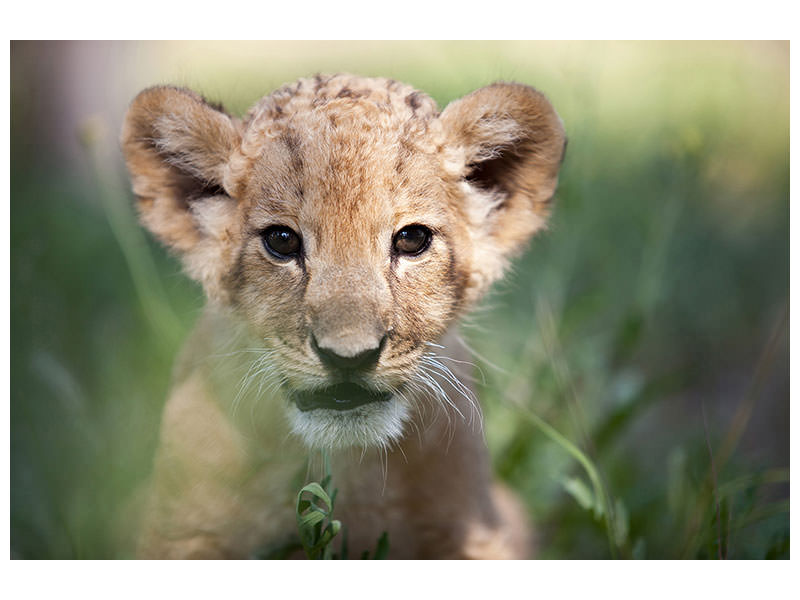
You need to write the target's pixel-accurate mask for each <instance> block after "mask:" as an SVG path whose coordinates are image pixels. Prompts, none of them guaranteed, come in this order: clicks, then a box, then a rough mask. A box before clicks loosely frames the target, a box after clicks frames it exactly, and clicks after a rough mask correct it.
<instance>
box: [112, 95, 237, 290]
mask: <svg viewBox="0 0 800 600" xmlns="http://www.w3.org/2000/svg"><path fill="white" fill-rule="evenodd" d="M240 142H241V133H240V131H239V128H238V124H237V122H235V121H234V120H233V119H232V118H231V117H229V116H228V115H227V114H226V113H224V112H223V111H222V110H219V109H217V108H216V107H214V106H212V105H210V104H208V103H207V102H206V101H205V100H204V99H203V98H201V97H200V96H198V95H197V94H195V93H194V92H191V91H189V90H185V89H178V88H173V87H153V88H149V89H146V90H144V91H143V92H141V93H140V94H139V95H138V96H137V97H136V98H135V99H134V100H133V102H132V103H131V105H130V108H129V109H128V112H127V114H126V115H125V120H124V123H123V127H122V136H121V144H122V151H123V154H124V155H125V160H126V162H127V165H128V170H129V171H130V174H131V180H132V182H133V191H134V194H135V195H136V197H137V200H138V206H139V213H140V215H141V219H142V222H143V223H144V225H145V226H146V227H147V228H148V229H149V230H150V231H152V232H153V233H154V234H155V235H156V237H158V238H159V239H160V240H161V241H163V242H164V243H165V244H167V245H168V246H169V247H171V248H173V249H174V250H176V251H177V252H178V253H179V254H180V255H181V256H182V258H183V261H184V264H185V266H186V268H187V271H188V272H189V275H190V276H192V277H193V278H195V279H197V280H198V281H200V282H201V283H203V285H204V287H205V288H206V292H207V293H208V295H209V297H211V298H220V295H221V294H222V288H221V286H220V277H221V275H222V271H223V269H222V268H221V267H222V265H221V262H222V261H220V256H222V257H224V256H225V255H226V254H227V253H228V252H229V249H227V248H225V242H226V240H227V238H228V237H229V228H230V227H232V226H233V224H234V223H235V216H236V212H237V210H238V207H237V205H236V201H235V200H234V199H233V198H231V197H230V195H229V194H228V193H227V192H226V190H225V187H224V185H225V182H224V174H225V170H226V166H227V163H228V160H229V158H230V156H231V153H232V152H233V150H234V149H235V148H237V147H238V146H239V144H240ZM211 256H214V258H213V259H211V260H209V258H210V257H211Z"/></svg>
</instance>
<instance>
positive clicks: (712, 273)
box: [11, 42, 789, 558]
mask: <svg viewBox="0 0 800 600" xmlns="http://www.w3.org/2000/svg"><path fill="white" fill-rule="evenodd" d="M366 49H367V46H366V45H364V44H355V45H347V44H337V43H326V44H325V47H324V48H320V47H319V46H314V45H308V44H305V45H304V44H299V43H298V44H285V45H281V44H273V45H269V44H267V45H264V46H258V47H251V46H249V45H246V44H239V45H235V44H234V45H221V44H213V45H209V46H208V47H206V46H203V45H197V44H183V45H170V44H166V45H164V44H162V45H158V44H154V45H147V46H142V47H141V52H143V53H145V54H146V53H151V54H152V55H153V56H156V57H157V58H158V60H157V61H155V60H154V61H152V62H151V63H150V66H149V69H150V71H148V72H147V73H145V74H144V75H141V74H134V75H131V78H132V79H134V80H136V81H135V82H134V83H131V86H134V85H135V86H136V87H142V86H143V85H147V84H149V83H154V82H156V81H158V80H159V79H160V78H162V79H164V80H167V79H171V80H173V81H174V80H175V74H176V73H180V76H179V78H178V81H177V82H178V83H184V84H189V85H193V86H194V87H196V88H198V89H200V90H201V91H204V92H206V93H208V94H210V95H211V96H212V97H213V99H219V100H223V101H225V103H226V105H228V106H230V107H231V108H232V109H233V110H236V111H241V110H243V109H244V107H246V106H247V105H248V104H250V103H251V102H252V101H253V100H255V99H256V98H257V97H258V96H260V95H261V93H263V92H264V91H267V90H269V89H271V88H273V87H274V86H276V85H278V84H280V83H282V82H283V81H287V80H291V79H293V78H295V77H296V76H298V75H301V74H310V73H313V72H315V71H316V70H322V71H326V70H327V71H331V70H350V71H356V72H362V73H367V74H376V75H377V74H383V75H389V76H393V77H397V78H400V79H403V80H406V81H409V82H410V83H413V84H415V85H417V86H418V87H420V88H421V89H424V90H426V91H428V92H430V93H431V94H432V95H433V96H434V97H435V98H436V99H437V101H438V102H439V103H440V105H444V104H445V103H446V102H448V101H449V100H451V99H453V98H455V97H458V96H460V95H462V94H464V93H467V92H469V91H470V90H472V89H474V88H476V87H479V86H480V85H483V84H485V83H488V82H489V81H491V80H492V79H496V78H506V79H517V80H520V81H524V82H528V83H532V84H534V85H536V86H538V87H540V88H541V89H543V90H544V91H545V92H547V93H548V95H549V96H550V98H551V99H552V100H553V103H554V105H555V106H556V107H557V108H558V110H559V112H560V114H561V116H562V118H563V119H564V121H565V123H566V127H567V131H568V134H569V137H570V143H569V149H568V152H567V160H566V163H565V166H564V170H563V174H562V178H561V184H560V188H559V192H558V196H557V203H556V209H555V212H554V215H553V219H552V222H551V226H550V229H549V231H548V232H546V233H545V234H544V235H542V236H540V237H539V238H537V239H536V240H535V241H534V242H533V244H532V245H531V247H530V249H529V251H528V252H526V253H525V255H524V256H522V257H520V259H519V260H518V261H516V263H515V266H514V272H513V273H511V274H510V275H509V277H508V278H507V279H506V280H505V281H504V282H502V283H501V284H500V285H498V286H496V288H495V290H494V292H493V293H492V294H491V295H490V297H489V298H488V299H487V300H486V302H485V303H484V305H483V306H482V307H481V308H480V309H479V310H478V311H476V313H475V314H473V315H471V316H470V317H469V318H468V320H467V322H466V323H465V326H464V335H465V337H466V339H467V341H468V343H469V345H470V346H471V347H473V348H474V350H475V354H476V358H475V362H476V363H477V364H478V366H479V368H480V370H479V372H476V380H477V385H478V388H479V394H478V395H479V397H480V398H481V401H482V404H483V406H484V409H485V413H486V418H485V428H486V432H487V440H488V444H489V448H490V451H491V454H492V457H493V461H494V466H495V472H496V474H497V476H498V477H499V478H501V479H503V480H505V481H506V482H508V483H509V484H510V485H511V486H512V487H513V488H514V489H516V490H517V491H518V493H519V494H520V495H521V496H522V497H523V499H524V500H525V503H526V505H527V507H528V508H529V511H530V514H531V517H532V519H533V520H534V522H535V523H536V525H537V530H538V532H539V536H538V537H539V542H540V550H539V555H540V556H542V557H545V558H610V557H619V558H720V557H723V558H786V557H788V556H789V511H788V497H789V492H788V487H789V472H788V465H789V456H788V433H789V431H788V413H789V408H788V398H789V396H788V381H789V371H788V328H787V322H788V264H789V228H788V218H787V217H788V198H789V194H788V190H789V164H788V148H789V136H788V117H789V111H788V48H787V47H782V46H781V45H775V44H755V43H753V44H732V43H704V44H701V43H697V44H688V43H687V44H681V43H676V44H671V45H670V44H655V43H654V44H635V43H619V44H557V43H546V44H526V43H504V44H490V43H487V44H470V43H460V42H459V43H441V44H428V45H424V44H405V45H404V44H402V43H389V44H386V45H383V46H377V47H373V46H370V47H369V49H370V51H369V52H366V51H365V50H366ZM12 50H13V49H12ZM25 56H26V55H24V54H23V53H21V52H17V51H12V181H11V290H12V291H11V347H12V354H11V376H12V383H11V507H12V511H11V545H12V553H13V555H14V556H17V557H25V558H106V557H124V556H129V555H130V543H129V542H130V540H129V533H130V532H129V531H128V530H127V529H126V528H125V527H124V523H125V522H126V519H125V518H124V516H125V515H126V514H127V512H126V511H127V510H129V505H130V503H131V498H133V497H135V495H136V493H137V490H138V489H139V488H140V486H141V484H142V482H143V481H144V480H145V479H146V477H147V474H148V472H149V468H150V462H151V460H152V453H153V450H154V447H155V443H156V436H157V430H158V422H159V418H160V409H161V406H162V404H163V401H164V399H165V395H166V392H167V389H168V387H169V377H170V366H171V364H172V360H173V358H174V356H175V355H176V353H177V351H178V349H179V347H180V344H181V341H182V339H183V338H184V337H185V335H186V334H187V332H188V331H189V329H190V328H191V324H192V322H193V320H194V319H195V317H196V316H197V314H198V312H199V310H200V308H201V306H202V302H203V299H202V294H201V291H200V290H199V288H197V287H196V286H195V285H194V284H192V283H190V282H188V281H187V280H186V279H185V277H184V276H183V275H181V273H180V267H179V265H178V264H177V262H176V261H174V260H173V259H171V258H170V257H168V256H167V255H166V254H165V253H164V251H163V250H162V249H161V248H159V247H158V246H157V245H156V244H155V243H153V242H152V240H150V239H149V238H148V237H147V235H146V234H145V233H144V232H143V231H142V230H141V228H140V227H139V226H138V224H137V223H136V219H135V216H134V214H133V209H132V206H131V198H130V193H129V191H128V186H127V183H126V181H125V177H124V174H123V172H122V169H121V163H120V159H119V157H118V155H117V153H116V151H115V149H114V145H113V142H112V141H111V139H112V138H113V136H112V135H111V134H109V133H108V130H115V129H116V127H117V125H116V123H114V122H105V123H102V122H99V121H96V120H92V121H89V122H88V124H89V126H88V128H85V129H84V130H83V139H84V140H85V141H86V142H88V149H89V151H88V152H87V151H83V154H82V155H81V156H80V158H78V159H76V161H77V162H78V164H81V165H83V170H81V169H66V168H63V167H61V166H59V162H58V161H56V160H55V159H53V158H51V157H50V156H49V155H48V154H47V152H43V153H39V152H34V151H32V150H31V148H32V145H31V141H30V139H29V137H30V136H31V135H33V134H32V133H31V132H32V131H34V125H35V119H34V118H33V116H32V115H31V110H32V109H31V108H30V106H31V105H33V104H35V102H36V98H37V95H36V94H37V89H36V87H35V78H34V77H32V76H31V75H30V74H31V73H32V72H34V71H35V67H36V64H37V62H36V61H33V62H28V63H25V62H24V61H23V58H25ZM398 57H402V59H401V58H398ZM142 60H143V59H142ZM23 65H28V67H27V68H22V66H23ZM31 65H32V66H31ZM134 73H135V72H134ZM137 77H138V78H142V79H143V81H142V82H139V81H138V79H137ZM145 79H146V80H145ZM135 91H137V90H136V89H130V90H127V89H126V90H125V91H124V93H125V97H124V99H123V100H121V101H120V104H119V106H118V108H119V110H121V109H122V107H123V106H124V102H126V101H128V100H129V99H130V97H132V95H133V93H135ZM113 93H115V91H114V90H111V91H110V92H109V94H111V95H113ZM120 94H122V92H120ZM115 106H116V105H115ZM103 127H105V129H106V130H107V131H106V132H105V133H104V132H103ZM36 147H41V148H46V147H48V146H47V145H46V144H41V145H40V146H36ZM704 417H705V418H704ZM318 483H319V484H320V486H321V489H322V491H323V492H324V493H325V494H327V495H328V497H329V499H330V500H331V503H330V504H327V503H326V502H324V498H323V502H321V504H318V506H321V507H323V508H324V509H325V510H328V511H329V512H331V513H332V511H333V508H334V507H333V504H334V502H335V496H334V495H333V488H332V487H331V488H329V487H326V485H335V482H328V483H327V484H326V485H322V484H323V483H324V482H318ZM298 491H299V488H298ZM307 491H308V490H307ZM312 491H316V492H317V493H319V490H316V488H315V489H314V490H312ZM304 506H305V505H304ZM306 508H309V507H306ZM301 512H302V511H301ZM314 518H316V517H314ZM325 518H326V519H327V520H326V521H324V524H323V525H322V527H321V528H320V535H322V531H323V530H325V527H327V526H328V525H330V524H331V523H332V522H333V520H331V519H332V517H331V516H330V515H328V516H326V517H325ZM334 520H335V519H334ZM120 523H122V524H123V526H120ZM316 524H317V523H316V522H315V523H314V524H312V526H316ZM344 525H345V527H346V523H345V524H344ZM341 537H342V534H341V533H339V534H338V535H337V536H335V537H332V539H334V540H336V544H335V547H336V551H337V552H341V549H340V543H341ZM309 539H310V538H309ZM317 541H319V540H317ZM312 542H313V540H312ZM388 542H389V543H391V540H389V541H388ZM313 546H314V543H311V544H310V547H313ZM326 547H327V546H326Z"/></svg>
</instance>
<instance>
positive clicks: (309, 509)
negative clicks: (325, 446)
mask: <svg viewBox="0 0 800 600" xmlns="http://www.w3.org/2000/svg"><path fill="white" fill-rule="evenodd" d="M322 460H323V464H324V469H325V476H324V477H323V478H322V481H320V482H316V481H314V482H311V483H309V484H306V485H305V486H303V488H302V489H301V490H300V491H299V492H298V494H297V500H296V502H295V513H296V516H297V532H298V534H299V536H300V545H301V546H302V548H303V551H304V552H305V554H306V557H308V558H309V559H322V560H347V558H348V548H347V531H346V529H345V528H344V527H343V526H342V523H341V521H339V520H337V519H334V518H333V507H334V503H335V501H336V493H337V491H338V490H337V489H336V488H332V486H331V478H332V476H331V464H330V459H329V458H328V455H327V453H326V452H323V453H322ZM339 531H342V536H341V540H342V543H341V547H340V551H339V552H338V553H336V552H334V550H333V544H332V542H333V539H334V538H335V537H336V535H337V534H338V533H339ZM388 553H389V536H388V534H387V533H386V532H385V531H384V532H383V534H382V535H381V537H380V538H379V539H378V543H377V546H376V548H375V553H374V554H373V556H372V558H373V559H375V560H381V559H385V558H386V556H387V554H388ZM369 554H370V553H369V550H365V551H364V553H363V554H362V555H361V558H362V559H368V558H370V555H369Z"/></svg>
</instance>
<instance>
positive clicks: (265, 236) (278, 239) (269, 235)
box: [261, 225, 302, 258]
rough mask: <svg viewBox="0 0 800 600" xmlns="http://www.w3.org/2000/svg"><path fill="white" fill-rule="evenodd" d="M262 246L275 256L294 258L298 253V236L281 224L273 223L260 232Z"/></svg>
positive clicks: (299, 243) (299, 245) (300, 244)
mask: <svg viewBox="0 0 800 600" xmlns="http://www.w3.org/2000/svg"><path fill="white" fill-rule="evenodd" d="M261 239H262V240H263V242H264V248H266V249H267V252H269V253H270V254H272V255H273V256H275V257H276V258H294V257H295V256H297V255H298V254H300V248H301V246H302V243H301V242H300V236H299V235H297V234H296V233H295V232H294V231H292V230H291V229H290V228H288V227H285V226H283V225H273V226H272V227H268V228H267V229H265V230H264V231H263V232H262V233H261Z"/></svg>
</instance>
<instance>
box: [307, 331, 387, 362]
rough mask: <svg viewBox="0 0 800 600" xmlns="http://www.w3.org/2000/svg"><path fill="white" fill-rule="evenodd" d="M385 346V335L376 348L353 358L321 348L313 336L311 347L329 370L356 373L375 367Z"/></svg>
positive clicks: (330, 349) (364, 351)
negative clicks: (355, 371)
mask: <svg viewBox="0 0 800 600" xmlns="http://www.w3.org/2000/svg"><path fill="white" fill-rule="evenodd" d="M385 345H386V336H385V335H384V336H383V337H382V338H381V341H380V342H379V343H378V345H377V346H376V347H375V348H368V349H367V350H363V351H362V352H359V353H358V354H355V355H353V356H344V355H342V354H339V353H338V352H337V351H336V350H334V349H332V348H328V347H325V346H320V345H319V344H318V343H317V338H316V337H314V335H313V334H312V336H311V347H312V348H313V349H314V352H316V353H317V356H319V358H320V360H321V361H322V363H323V364H324V365H325V366H326V367H328V368H332V369H339V370H345V371H354V370H356V369H359V370H367V369H369V368H371V367H374V366H375V365H376V364H377V362H378V358H379V357H380V355H381V351H382V350H383V347H384V346H385Z"/></svg>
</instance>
